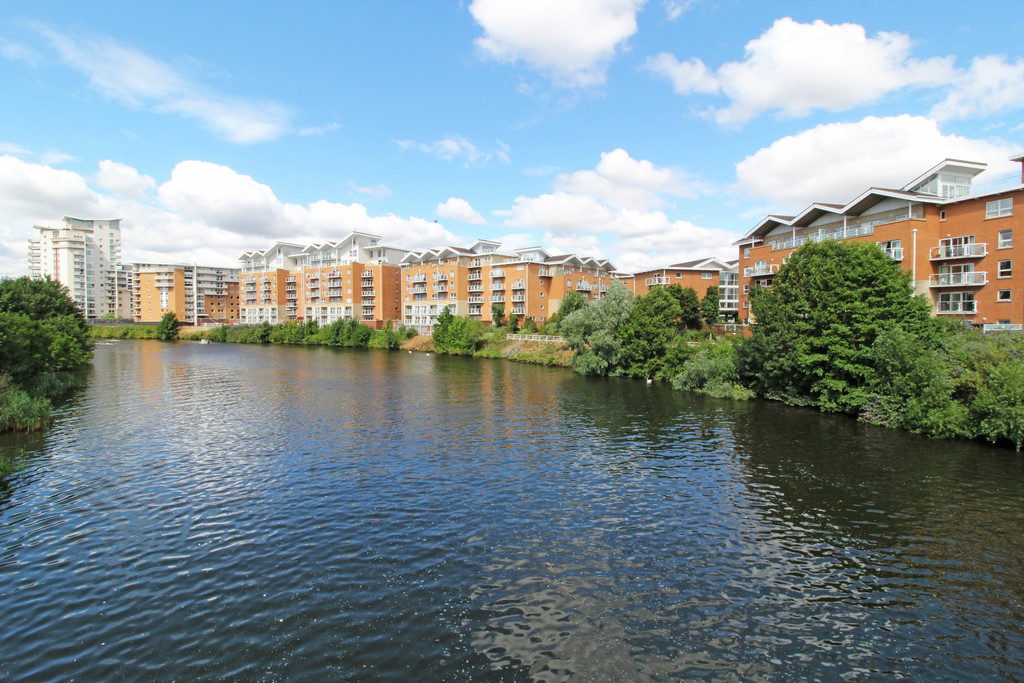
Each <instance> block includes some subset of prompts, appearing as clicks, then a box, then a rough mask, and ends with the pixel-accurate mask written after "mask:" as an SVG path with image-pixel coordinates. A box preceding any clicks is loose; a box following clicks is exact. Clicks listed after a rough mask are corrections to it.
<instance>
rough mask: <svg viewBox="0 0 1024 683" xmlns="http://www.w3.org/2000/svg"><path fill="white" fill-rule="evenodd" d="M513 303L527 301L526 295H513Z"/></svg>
mask: <svg viewBox="0 0 1024 683" xmlns="http://www.w3.org/2000/svg"><path fill="white" fill-rule="evenodd" d="M512 301H526V295H525V294H513V295H512Z"/></svg>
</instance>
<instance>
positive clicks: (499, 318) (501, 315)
mask: <svg viewBox="0 0 1024 683" xmlns="http://www.w3.org/2000/svg"><path fill="white" fill-rule="evenodd" d="M504 320H505V307H504V306H503V305H502V304H491V324H492V325H495V326H501V325H502V323H503V321H504Z"/></svg>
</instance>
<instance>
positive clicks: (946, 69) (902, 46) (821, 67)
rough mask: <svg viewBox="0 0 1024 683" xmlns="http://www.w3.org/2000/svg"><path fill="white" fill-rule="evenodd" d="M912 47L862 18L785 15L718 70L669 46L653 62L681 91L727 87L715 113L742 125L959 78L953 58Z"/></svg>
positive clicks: (899, 36)
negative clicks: (919, 54)
mask: <svg viewBox="0 0 1024 683" xmlns="http://www.w3.org/2000/svg"><path fill="white" fill-rule="evenodd" d="M911 47H912V44H911V40H910V38H909V37H908V36H906V35H904V34H902V33H896V32H887V31H883V32H880V33H879V34H878V35H877V36H876V37H874V38H869V37H868V36H867V34H866V32H865V30H864V27H863V26H860V25H858V24H827V23H825V22H824V21H821V20H818V21H815V22H813V23H810V24H801V23H799V22H797V21H794V20H793V19H790V18H783V19H779V20H777V21H776V22H775V23H774V24H773V25H772V26H771V28H769V29H768V30H767V31H765V32H764V33H762V34H761V35H760V36H759V37H758V38H755V39H754V40H752V41H750V42H749V43H747V45H746V47H745V56H744V59H743V61H739V62H728V63H726V64H723V65H722V66H721V67H719V68H718V69H717V70H712V69H709V68H708V67H707V66H706V65H705V64H704V63H703V62H702V61H701V60H699V59H691V60H689V61H685V62H680V61H679V60H678V59H676V57H675V56H673V55H671V54H669V53H662V54H660V55H657V56H655V57H651V58H650V59H649V60H648V62H647V68H648V69H649V70H651V71H652V72H654V73H657V74H659V75H661V76H664V77H665V78H668V79H669V80H670V81H671V82H672V84H673V86H674V88H675V90H676V91H677V92H679V93H680V94H691V93H715V92H720V93H721V94H723V95H725V96H726V97H728V98H729V99H730V100H731V104H730V105H729V106H727V107H724V108H721V109H715V110H713V111H712V112H711V113H712V115H713V116H714V118H715V119H716V120H717V122H718V123H720V124H722V125H742V124H743V123H746V122H747V121H749V120H750V119H752V118H754V117H755V116H757V115H759V114H761V113H763V112H767V111H776V112H778V113H779V115H781V116H784V117H788V118H795V117H801V116H806V115H808V114H809V113H811V112H812V111H814V110H816V109H823V110H825V111H843V110H846V109H850V108H852V107H856V106H859V105H862V104H868V103H871V102H876V101H878V100H879V99H881V98H882V97H883V96H884V95H886V94H888V93H890V92H893V91H896V90H899V89H901V88H906V87H934V86H940V85H944V84H947V83H949V82H951V81H952V79H953V75H954V70H953V59H952V58H933V59H928V60H923V61H920V60H916V59H914V58H912V57H911V56H910V55H911Z"/></svg>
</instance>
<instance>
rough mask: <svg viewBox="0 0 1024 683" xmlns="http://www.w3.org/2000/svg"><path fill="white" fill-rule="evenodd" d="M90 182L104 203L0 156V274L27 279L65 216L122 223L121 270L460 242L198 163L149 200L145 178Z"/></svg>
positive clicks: (74, 184) (69, 182)
mask: <svg viewBox="0 0 1024 683" xmlns="http://www.w3.org/2000/svg"><path fill="white" fill-rule="evenodd" d="M93 182H94V183H95V184H96V187H97V188H100V190H104V191H107V192H110V194H104V192H102V191H97V190H95V189H93V188H91V187H90V186H89V182H88V181H87V179H86V178H84V177H82V176H81V175H79V174H77V173H74V172H72V171H66V170H59V169H54V168H51V167H49V166H45V165H41V164H35V163H30V162H26V161H22V160H20V159H17V158H15V157H13V156H10V155H3V156H0V245H3V250H2V251H0V275H22V274H25V273H27V271H28V264H27V259H26V254H27V251H26V241H27V240H28V239H29V238H30V237H32V236H33V234H34V232H35V231H33V230H32V226H33V225H44V226H50V225H53V226H57V225H60V224H61V217H62V216H65V215H72V216H78V217H82V218H123V219H124V223H123V229H124V232H123V237H122V239H123V258H124V260H125V261H127V262H134V261H145V262H157V263H183V262H184V263H192V262H198V263H207V264H210V265H225V266H233V265H235V264H236V263H237V259H238V256H239V255H240V254H241V253H242V252H243V251H245V250H250V249H263V248H266V247H268V246H270V245H271V244H272V243H273V242H275V241H278V240H280V241H288V242H299V243H305V242H322V241H324V240H336V239H340V238H342V237H344V236H345V235H347V234H348V233H349V232H352V231H363V232H370V233H374V234H378V235H381V236H382V237H383V239H384V242H385V243H387V244H390V245H392V246H396V247H405V248H410V249H422V248H428V247H434V246H437V245H438V244H461V243H462V242H464V241H465V240H464V239H463V238H461V237H459V236H457V235H455V234H453V233H451V232H448V231H447V230H445V229H444V227H443V226H441V225H440V224H438V223H435V222H434V221H432V220H427V219H424V218H416V217H410V218H403V217H400V216H395V215H393V214H388V215H384V216H371V215H370V214H369V213H368V212H367V210H366V207H364V206H362V205H361V204H358V203H353V204H339V203H334V202H328V201H324V200H320V201H316V202H313V203H311V204H308V205H306V206H302V205H298V204H290V203H285V202H281V201H280V200H279V199H278V198H277V197H276V196H275V195H274V192H273V191H272V190H271V189H270V188H269V187H268V186H266V185H264V184H262V183H259V182H257V181H256V180H254V179H253V178H251V177H249V176H246V175H242V174H240V173H237V172H236V171H234V170H233V169H231V168H228V167H226V166H219V165H217V164H211V163H208V162H203V161H194V160H193V161H183V162H181V163H179V164H178V165H177V166H175V168H174V170H173V171H172V173H171V178H170V180H168V181H166V182H165V183H163V184H162V185H160V186H159V187H158V188H157V191H156V192H155V194H154V196H152V197H149V196H147V195H146V193H145V190H146V189H148V188H150V187H151V186H152V185H151V183H152V179H151V178H149V177H148V176H145V175H142V174H140V173H138V171H136V170H135V169H133V168H131V167H129V166H126V165H124V164H118V163H115V162H110V161H106V162H103V163H101V164H100V171H99V172H98V173H97V174H96V175H95V176H94V178H93Z"/></svg>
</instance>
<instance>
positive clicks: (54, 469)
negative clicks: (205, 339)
mask: <svg viewBox="0 0 1024 683" xmlns="http://www.w3.org/2000/svg"><path fill="white" fill-rule="evenodd" d="M95 365H96V374H95V377H94V378H93V381H92V382H91V384H90V386H89V388H88V389H87V390H86V391H85V392H83V393H82V394H80V395H79V396H78V397H76V399H75V400H74V401H72V402H70V403H69V404H68V405H67V406H65V407H64V408H62V413H61V415H62V416H61V418H60V420H59V421H58V424H57V425H55V427H54V429H52V430H51V431H50V432H48V433H47V434H45V435H42V436H35V437H30V438H29V439H27V440H26V439H24V438H23V437H12V438H10V439H8V440H7V441H6V442H4V443H3V447H6V448H25V450H26V452H27V453H28V454H29V460H30V465H29V468H28V469H27V470H26V471H25V472H24V473H21V474H19V475H17V476H16V477H15V478H13V479H12V482H11V485H10V490H9V493H8V494H6V495H7V498H4V497H3V496H4V495H5V494H3V493H2V492H0V609H2V610H3V611H4V614H5V618H6V620H5V624H6V626H5V634H4V635H5V637H4V642H5V649H6V650H7V651H9V652H15V653H17V654H16V656H14V657H4V658H0V678H3V679H18V680H33V679H35V680H52V679H71V678H84V679H120V678H132V679H140V678H145V679H151V678H157V679H169V678H171V677H177V678H187V679H215V678H216V679H219V678H239V679H270V680H276V679H287V680H323V679H324V678H328V679H336V678H338V679H350V678H351V679H360V678H365V679H368V680H376V679H381V678H391V679H400V680H410V679H424V680H440V679H457V680H478V679H479V680H545V681H557V680H568V679H570V678H574V679H578V680H679V679H688V678H710V679H713V680H766V681H776V680H799V679H814V680H820V679H839V678H851V679H858V678H870V679H875V678H896V677H911V678H918V679H928V680H957V679H965V678H966V679H994V678H1005V679H1014V678H1017V679H1019V678H1024V663H1022V655H1021V651H1022V648H1021V643H1022V642H1024V638H1022V635H1024V634H1022V632H1021V630H1022V629H1021V626H1020V624H1021V623H1024V622H1022V620H1021V617H1022V615H1021V614H1020V611H1021V609H1020V605H1021V598H1022V588H1021V582H1020V579H1019V577H1020V575H1021V569H1022V565H1024V550H1022V543H1021V540H1020V536H1019V529H1020V528H1021V521H1022V520H1021V515H1022V514H1024V513H1022V510H1024V506H1022V505H1021V503H1022V502H1024V472H1022V471H1021V464H1020V460H1019V459H1018V458H1017V457H1016V456H1015V455H1013V456H1011V455H1008V454H1006V453H1004V452H1000V451H997V450H994V449H985V448H982V447H979V446H976V445H974V444H948V443H941V442H929V441H925V440H922V439H916V438H915V437H910V436H907V435H902V434H899V433H896V432H883V431H881V430H875V429H873V428H869V427H865V426H863V425H859V424H857V423H856V422H853V421H850V420H846V419H844V418H829V417H822V416H820V415H817V414H816V413H811V412H809V411H798V410H791V409H787V408H784V407H782V406H777V405H773V404H765V403H759V402H750V403H747V404H733V403H730V402H723V401H715V400H713V399H706V398H703V397H696V396H689V395H685V394H680V393H677V392H673V391H671V390H669V389H668V388H666V387H663V386H660V385H647V384H645V383H643V382H633V381H628V380H614V379H613V380H608V379H601V380H593V379H587V378H580V377H576V376H574V375H573V374H571V373H568V372H564V371H561V370H557V369H550V368H543V367H532V366H522V365H516V364H512V363H506V362H502V361H486V360H473V359H462V358H448V357H438V356H433V355H432V356H425V355H422V354H404V353H397V354H396V353H385V352H364V351H348V350H336V349H304V348H279V347H245V346H230V345H223V346H221V345H203V346H200V345H197V344H184V343H180V344H160V343H157V342H133V343H128V342H126V343H122V344H119V345H109V346H103V347H100V348H98V349H97V358H96V362H95ZM937 448H938V449H939V450H938V451H937V450H936V449H937ZM169 671H170V672H173V673H172V674H167V673H166V672H169Z"/></svg>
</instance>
